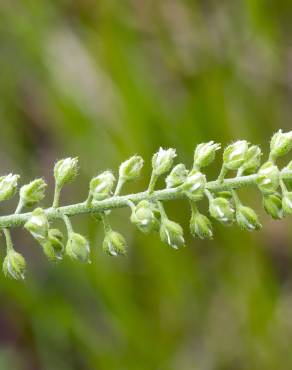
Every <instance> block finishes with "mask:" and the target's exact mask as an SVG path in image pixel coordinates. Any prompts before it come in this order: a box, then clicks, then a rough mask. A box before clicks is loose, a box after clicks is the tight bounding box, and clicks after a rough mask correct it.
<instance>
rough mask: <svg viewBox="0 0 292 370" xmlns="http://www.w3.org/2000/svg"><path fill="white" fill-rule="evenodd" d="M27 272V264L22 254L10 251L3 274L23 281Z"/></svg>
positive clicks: (4, 264)
mask: <svg viewBox="0 0 292 370" xmlns="http://www.w3.org/2000/svg"><path fill="white" fill-rule="evenodd" d="M25 270H26V262H25V259H24V258H23V256H22V255H21V254H20V253H17V252H15V250H13V249H12V250H10V251H8V252H7V255H6V257H5V259H4V262H3V272H4V274H5V276H9V277H11V278H13V279H15V280H23V279H24V277H25V276H24V275H25Z"/></svg>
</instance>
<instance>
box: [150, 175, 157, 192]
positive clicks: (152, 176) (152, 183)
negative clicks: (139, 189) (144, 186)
mask: <svg viewBox="0 0 292 370" xmlns="http://www.w3.org/2000/svg"><path fill="white" fill-rule="evenodd" d="M157 180H158V176H157V175H156V174H155V173H154V171H152V174H151V178H150V182H149V186H148V193H149V194H152V193H153V192H154V188H155V185H156V182H157Z"/></svg>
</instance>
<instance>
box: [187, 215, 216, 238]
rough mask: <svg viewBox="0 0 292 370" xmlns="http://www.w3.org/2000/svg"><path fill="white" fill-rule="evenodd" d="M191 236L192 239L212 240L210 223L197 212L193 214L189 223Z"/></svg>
mask: <svg viewBox="0 0 292 370" xmlns="http://www.w3.org/2000/svg"><path fill="white" fill-rule="evenodd" d="M190 230H191V234H192V235H193V236H194V237H196V236H197V237H199V238H200V239H212V238H213V228H212V223H211V221H210V220H209V219H208V217H206V216H204V215H202V214H201V213H199V212H193V213H192V217H191V221H190Z"/></svg>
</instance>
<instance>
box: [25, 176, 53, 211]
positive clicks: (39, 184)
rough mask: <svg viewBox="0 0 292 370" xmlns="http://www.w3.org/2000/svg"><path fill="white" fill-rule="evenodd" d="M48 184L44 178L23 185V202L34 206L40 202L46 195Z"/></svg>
mask: <svg viewBox="0 0 292 370" xmlns="http://www.w3.org/2000/svg"><path fill="white" fill-rule="evenodd" d="M46 186H47V184H46V183H45V181H44V180H43V179H36V180H34V181H32V182H30V183H29V184H27V185H24V186H22V187H21V189H20V191H19V195H20V199H21V202H22V204H23V205H25V206H27V207H32V206H34V205H35V204H36V203H38V202H40V201H41V200H42V199H43V198H44V196H45V189H46Z"/></svg>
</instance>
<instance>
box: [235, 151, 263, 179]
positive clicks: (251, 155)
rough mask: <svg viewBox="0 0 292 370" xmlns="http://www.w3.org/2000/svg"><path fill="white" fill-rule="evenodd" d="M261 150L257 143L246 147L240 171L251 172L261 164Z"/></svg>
mask: <svg viewBox="0 0 292 370" xmlns="http://www.w3.org/2000/svg"><path fill="white" fill-rule="evenodd" d="M261 156H262V151H261V149H260V147H259V146H258V145H252V146H251V147H249V148H248V150H247V153H246V157H245V160H244V162H243V164H242V165H241V167H240V169H241V170H242V173H245V172H247V173H253V172H254V171H255V170H257V169H258V167H259V166H260V164H261Z"/></svg>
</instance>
